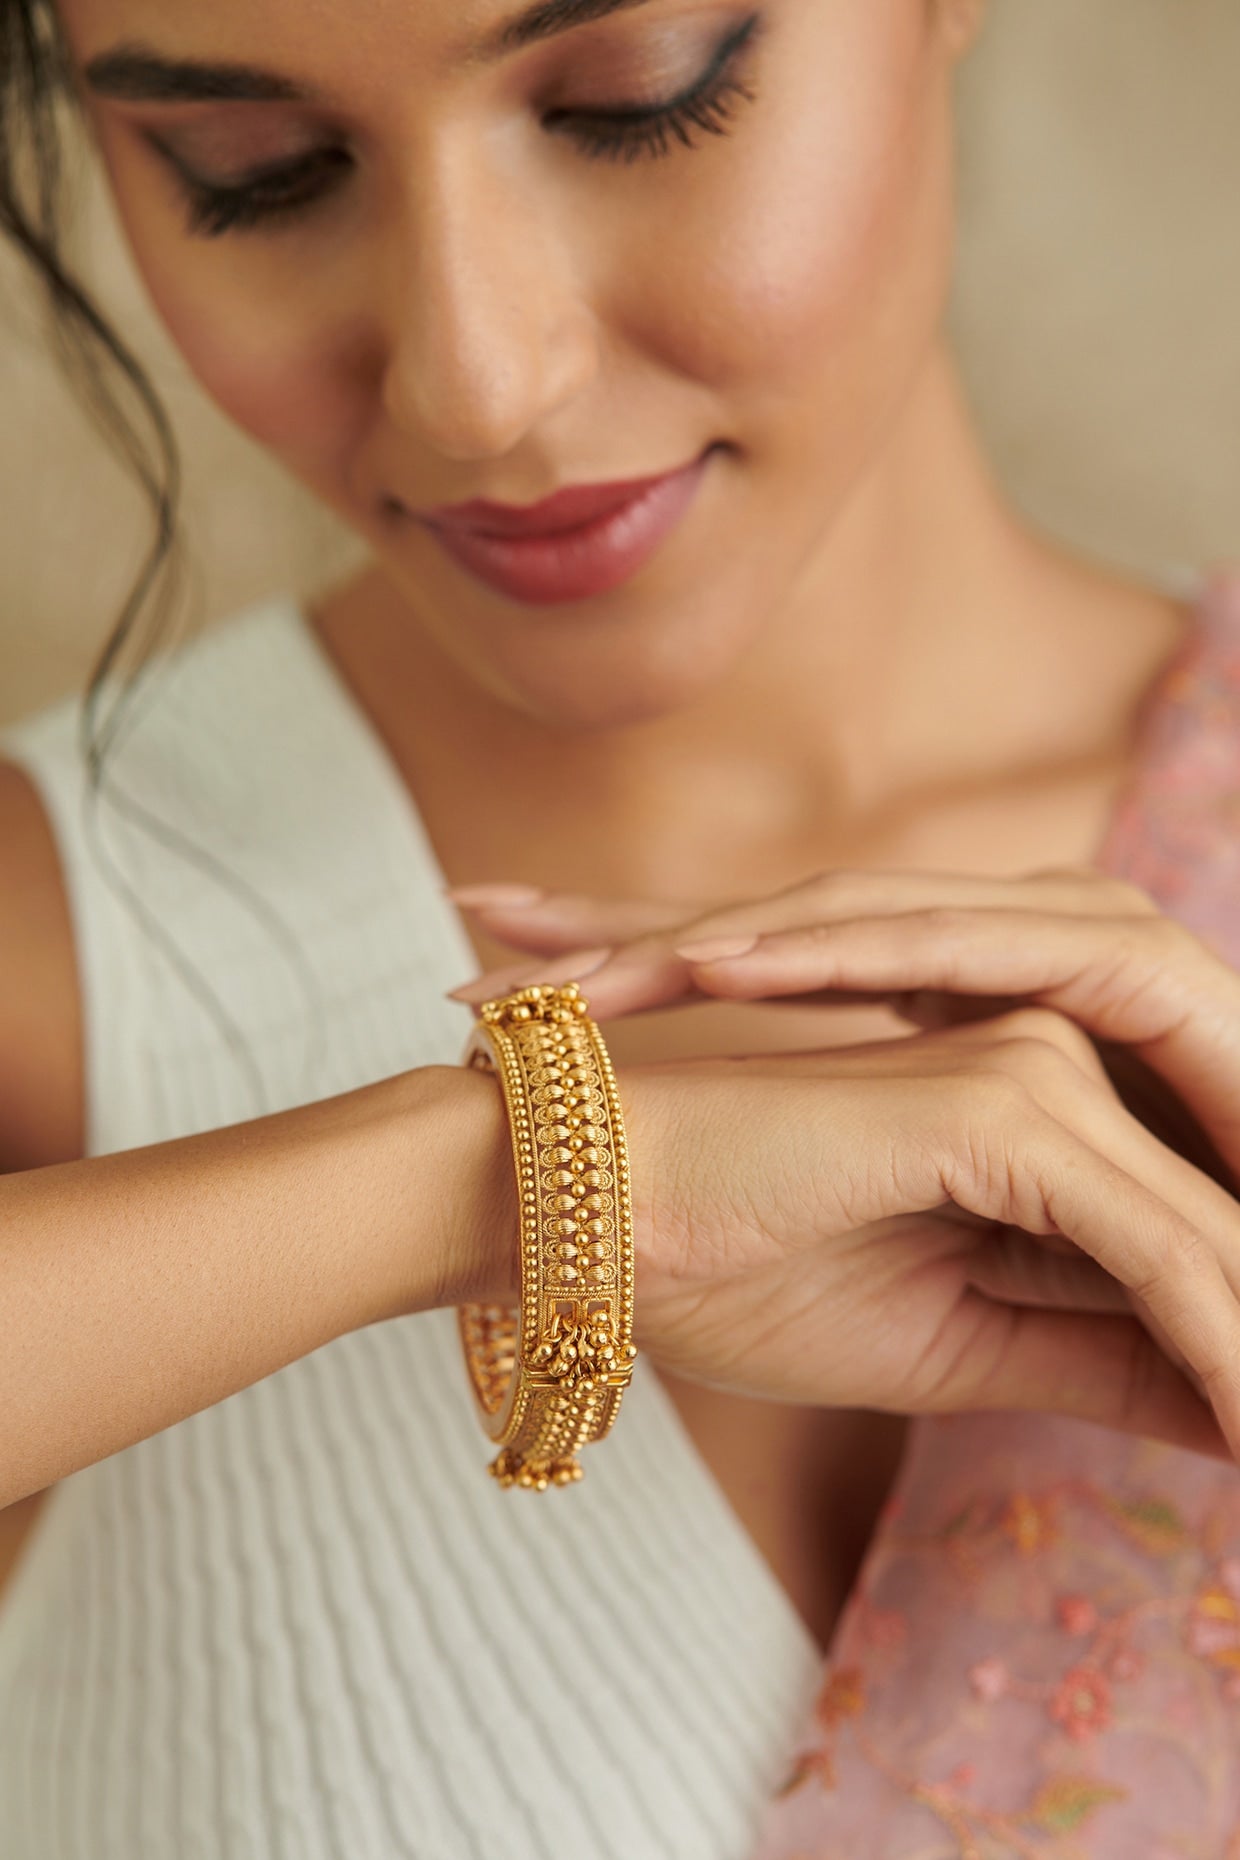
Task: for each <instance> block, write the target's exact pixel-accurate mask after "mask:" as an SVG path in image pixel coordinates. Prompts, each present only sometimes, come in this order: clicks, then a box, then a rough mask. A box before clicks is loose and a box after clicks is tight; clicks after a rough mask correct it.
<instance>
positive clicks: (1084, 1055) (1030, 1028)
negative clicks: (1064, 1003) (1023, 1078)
mask: <svg viewBox="0 0 1240 1860" xmlns="http://www.w3.org/2000/svg"><path fill="white" fill-rule="evenodd" d="M991 1026H992V1027H993V1029H994V1032H995V1043H996V1045H997V1046H1002V1047H1006V1048H1007V1049H1008V1051H1009V1053H1010V1055H1011V1056H1012V1057H1013V1058H1014V1059H1015V1061H1016V1063H1017V1064H1018V1065H1021V1066H1028V1067H1044V1066H1046V1065H1047V1064H1048V1063H1055V1062H1056V1061H1060V1060H1064V1059H1068V1060H1071V1061H1072V1063H1073V1064H1074V1065H1076V1066H1078V1067H1082V1068H1089V1069H1091V1070H1092V1069H1093V1067H1094V1065H1095V1063H1096V1060H1097V1054H1096V1051H1095V1048H1094V1044H1093V1041H1092V1040H1091V1039H1090V1037H1089V1035H1088V1034H1087V1033H1086V1032H1085V1030H1084V1028H1083V1027H1081V1026H1080V1025H1078V1023H1077V1022H1076V1021H1074V1020H1072V1019H1071V1018H1070V1017H1069V1016H1068V1015H1067V1014H1061V1013H1060V1012H1059V1010H1058V1009H1057V1008H1047V1007H1019V1008H1013V1009H1011V1011H1010V1012H1009V1013H1006V1014H999V1015H996V1017H995V1019H994V1020H993V1021H992V1022H991Z"/></svg>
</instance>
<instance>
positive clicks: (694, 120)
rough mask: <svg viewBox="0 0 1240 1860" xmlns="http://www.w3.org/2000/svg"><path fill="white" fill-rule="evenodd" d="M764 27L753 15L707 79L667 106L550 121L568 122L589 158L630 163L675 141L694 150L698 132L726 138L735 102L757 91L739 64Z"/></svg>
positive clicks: (558, 116)
mask: <svg viewBox="0 0 1240 1860" xmlns="http://www.w3.org/2000/svg"><path fill="white" fill-rule="evenodd" d="M760 24H761V16H760V15H759V14H756V13H755V14H754V15H753V16H752V18H750V19H748V20H746V22H745V24H744V25H743V26H741V27H740V28H739V29H738V30H737V31H736V32H733V33H730V34H729V35H728V37H727V38H726V39H725V40H724V42H723V44H722V45H721V46H720V48H719V50H718V51H717V52H716V54H715V56H714V58H712V60H711V62H710V65H709V67H708V69H707V70H706V72H705V73H704V74H703V76H701V77H700V78H699V79H698V80H697V81H696V83H694V84H693V85H691V86H690V88H689V89H688V90H687V91H682V92H681V94H680V95H679V96H678V97H673V98H671V99H670V100H669V101H668V102H666V103H661V104H655V105H652V106H649V107H642V108H633V109H618V110H603V111H591V112H589V113H588V114H587V113H585V112H582V111H579V110H561V111H553V112H552V113H551V115H550V116H549V117H548V118H547V121H548V122H552V121H557V120H558V121H563V122H565V123H566V124H567V125H568V127H567V130H566V133H568V134H570V135H571V136H572V138H573V140H574V141H577V142H580V144H581V145H582V147H583V148H584V149H585V151H586V153H587V154H588V155H589V156H591V157H592V158H594V159H601V160H605V161H625V162H632V161H637V160H638V159H639V158H641V157H643V156H654V157H656V158H658V157H661V156H664V155H667V154H668V153H670V150H669V147H668V143H669V139H670V138H672V137H675V139H676V140H677V141H679V142H680V143H681V144H682V146H683V147H685V148H692V147H693V146H694V141H693V131H694V130H695V129H700V130H704V131H705V132H706V133H707V134H708V135H716V136H718V135H726V134H727V133H728V128H727V125H728V121H729V118H730V116H731V109H732V105H733V103H734V101H735V100H736V99H737V98H741V99H743V100H744V101H745V102H747V103H752V102H753V101H754V93H753V91H752V90H751V89H750V88H749V86H748V85H747V84H746V83H745V82H744V81H743V80H742V79H741V77H740V76H739V74H738V71H737V66H738V65H739V63H740V59H741V54H742V52H744V51H745V49H746V48H747V47H748V45H749V44H750V42H751V41H752V40H753V39H754V38H755V36H756V35H757V32H758V28H759V26H760Z"/></svg>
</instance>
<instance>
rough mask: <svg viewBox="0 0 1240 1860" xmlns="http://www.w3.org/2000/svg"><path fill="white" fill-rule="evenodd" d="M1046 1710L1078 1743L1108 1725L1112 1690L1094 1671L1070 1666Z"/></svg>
mask: <svg viewBox="0 0 1240 1860" xmlns="http://www.w3.org/2000/svg"><path fill="white" fill-rule="evenodd" d="M1047 1709H1048V1711H1049V1712H1050V1715H1051V1717H1052V1718H1053V1719H1054V1720H1055V1722H1056V1724H1061V1725H1062V1726H1063V1728H1064V1730H1065V1731H1066V1732H1067V1733H1068V1736H1069V1737H1072V1738H1075V1739H1076V1740H1077V1742H1078V1743H1081V1742H1083V1741H1084V1740H1085V1739H1086V1738H1090V1737H1093V1736H1094V1735H1095V1733H1096V1732H1098V1731H1105V1730H1106V1728H1107V1726H1108V1725H1109V1724H1110V1722H1111V1688H1110V1686H1109V1685H1108V1684H1107V1682H1106V1680H1105V1679H1104V1678H1103V1676H1102V1674H1101V1673H1099V1672H1097V1671H1096V1670H1095V1669H1094V1668H1092V1667H1088V1666H1073V1667H1070V1668H1069V1670H1068V1671H1067V1672H1066V1673H1065V1674H1064V1676H1063V1678H1062V1679H1061V1680H1060V1682H1059V1687H1058V1690H1057V1691H1056V1693H1055V1696H1054V1698H1053V1699H1052V1700H1051V1702H1050V1705H1049V1706H1048V1707H1047Z"/></svg>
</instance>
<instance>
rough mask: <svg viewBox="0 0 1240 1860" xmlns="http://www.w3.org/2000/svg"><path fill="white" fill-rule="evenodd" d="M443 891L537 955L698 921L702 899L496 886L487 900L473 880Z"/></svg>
mask: <svg viewBox="0 0 1240 1860" xmlns="http://www.w3.org/2000/svg"><path fill="white" fill-rule="evenodd" d="M513 889H514V890H515V887H514V888H513ZM445 895H446V896H447V897H448V899H449V900H450V901H451V902H452V903H454V904H458V905H459V906H460V908H461V909H463V910H467V911H468V912H469V914H470V916H471V918H474V919H476V920H477V921H478V922H479V923H481V924H483V925H485V927H486V930H487V933H488V934H489V935H490V936H492V937H494V938H495V940H496V941H497V942H500V943H509V944H511V945H512V947H513V948H514V949H523V950H527V951H528V952H529V953H530V954H531V955H535V956H539V955H545V956H558V955H561V954H565V953H567V952H568V951H570V950H574V949H584V948H586V947H587V946H590V947H595V946H598V945H600V944H604V943H625V942H629V941H631V940H632V939H633V938H634V937H639V936H647V935H649V934H650V933H652V932H654V931H659V930H672V929H674V928H675V927H676V926H677V925H678V924H686V923H694V922H696V921H697V919H698V918H699V917H700V915H701V913H702V909H703V906H701V905H695V904H687V903H686V904H672V903H668V902H664V901H660V900H658V899H654V898H596V897H590V896H587V895H585V894H575V893H571V892H559V891H549V892H545V893H544V894H543V895H542V896H541V897H536V898H533V899H531V900H530V901H529V902H528V903H519V902H515V901H513V900H510V899H507V898H505V897H504V896H503V895H502V888H499V887H497V888H496V896H495V900H494V902H489V903H488V902H486V901H485V899H484V896H483V890H482V889H476V888H474V887H472V886H461V887H457V888H456V889H453V888H451V887H450V888H449V889H448V890H447V892H446V894H445ZM471 900H477V901H476V902H474V901H471ZM527 966H528V965H527Z"/></svg>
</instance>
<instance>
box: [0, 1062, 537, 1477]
mask: <svg viewBox="0 0 1240 1860" xmlns="http://www.w3.org/2000/svg"><path fill="white" fill-rule="evenodd" d="M516 1229H517V1216H516V1194H515V1187H514V1183H513V1180H512V1161H511V1153H510V1150H509V1144H508V1136H507V1125H506V1121H505V1115H504V1110H503V1104H502V1100H501V1098H500V1094H499V1092H498V1091H497V1090H496V1087H495V1084H494V1081H492V1080H489V1079H487V1078H485V1077H483V1076H482V1075H481V1074H478V1073H470V1072H467V1071H465V1070H464V1069H462V1068H458V1067H453V1066H429V1067H425V1068H420V1069H419V1070H418V1071H415V1072H410V1073H405V1074H403V1075H401V1076H399V1077H397V1078H394V1079H390V1080H385V1081H384V1082H383V1083H381V1084H378V1085H372V1086H368V1087H366V1088H365V1089H363V1090H361V1091H356V1092H350V1093H347V1094H345V1095H344V1096H342V1097H339V1098H332V1099H327V1100H325V1101H324V1102H322V1103H320V1104H315V1105H309V1106H307V1107H305V1108H303V1109H299V1110H296V1111H287V1112H282V1113H280V1114H279V1115H278V1116H275V1117H268V1118H263V1119H260V1120H258V1121H256V1122H254V1123H249V1124H240V1125H235V1126H233V1127H231V1128H228V1129H225V1130H217V1131H211V1132H209V1133H207V1134H206V1135H203V1136H197V1137H189V1138H185V1139H183V1140H182V1141H179V1142H175V1143H164V1144H157V1145H153V1146H152V1147H150V1148H147V1149H141V1150H131V1151H126V1152H123V1153H122V1154H120V1155H116V1156H104V1157H97V1158H93V1159H91V1160H89V1161H85V1162H76V1163H59V1164H53V1165H50V1166H49V1167H47V1168H44V1169H37V1170H30V1171H27V1172H25V1173H23V1174H19V1175H9V1176H6V1177H5V1178H4V1179H3V1180H0V1417H3V1428H2V1432H0V1505H5V1504H9V1503H12V1502H13V1501H15V1500H17V1499H20V1498H22V1497H24V1496H26V1494H28V1493H30V1492H34V1491H37V1490H39V1489H41V1488H42V1487H43V1486H46V1485H48V1484H50V1483H51V1482H52V1481H53V1480H56V1479H61V1478H63V1477H64V1476H65V1475H66V1474H67V1473H70V1472H74V1471H76V1470H77V1469H78V1468H80V1467H83V1466H87V1465H90V1464H92V1463H93V1462H94V1461H96V1460H99V1459H103V1458H104V1457H106V1456H107V1455H108V1454H111V1453H115V1452H117V1451H119V1449H120V1448H122V1447H125V1446H128V1445H130V1444H132V1443H133V1442H134V1441H136V1440H141V1439H145V1438H146V1437H147V1436H148V1435H150V1434H154V1433H158V1432H159V1431H160V1430H161V1429H162V1428H165V1427H169V1426H171V1425H172V1424H173V1423H174V1422H176V1421H179V1420H182V1419H184V1417H185V1416H186V1415H189V1414H194V1413H197V1412H198V1410H200V1409H202V1408H206V1407H209V1406H211V1405H212V1404H213V1403H215V1402H218V1401H222V1400H223V1399H224V1397H225V1396H227V1395H231V1394H233V1393H235V1391H236V1390H238V1389H241V1388H245V1387H247V1386H248V1385H249V1384H250V1383H253V1382H257V1381H260V1380H261V1379H262V1378H263V1377H264V1376H268V1375H270V1374H271V1373H272V1372H273V1371H274V1370H277V1369H280V1368H283V1367H284V1365H285V1364H287V1363H290V1362H293V1361H295V1360H296V1359H297V1358H298V1357H301V1356H305V1355H307V1354H308V1353H309V1352H310V1351H312V1350H316V1349H318V1348H319V1347H320V1345H322V1344H324V1343H328V1342H330V1341H331V1340H332V1339H333V1338H335V1337H339V1336H342V1335H344V1334H345V1333H346V1332H348V1331H351V1330H355V1329H359V1328H361V1327H362V1326H363V1325H366V1324H373V1323H377V1322H379V1321H381V1320H383V1319H385V1318H392V1317H398V1316H401V1315H403V1314H405V1313H408V1312H413V1311H420V1310H425V1309H428V1308H431V1307H434V1306H437V1305H446V1304H456V1303H460V1302H464V1301H466V1300H469V1299H474V1298H482V1299H493V1298H503V1299H506V1300H511V1299H512V1297H513V1295H514V1292H515V1275H516V1269H517V1261H516V1244H515V1234H516ZM510 1274H511V1277H510Z"/></svg>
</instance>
